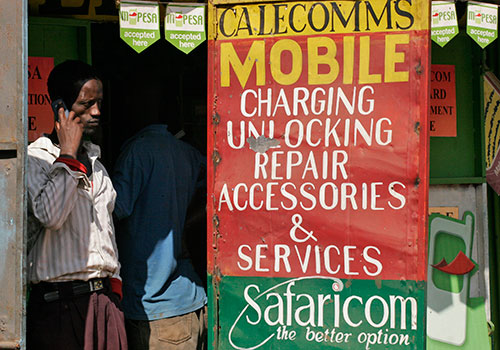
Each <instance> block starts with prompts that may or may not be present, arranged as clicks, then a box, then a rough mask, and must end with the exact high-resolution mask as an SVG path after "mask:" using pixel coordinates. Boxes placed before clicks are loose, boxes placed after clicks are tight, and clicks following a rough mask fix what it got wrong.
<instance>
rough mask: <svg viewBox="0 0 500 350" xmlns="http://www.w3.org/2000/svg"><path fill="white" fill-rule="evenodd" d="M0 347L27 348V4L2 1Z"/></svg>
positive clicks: (0, 61)
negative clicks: (25, 341)
mask: <svg viewBox="0 0 500 350" xmlns="http://www.w3.org/2000/svg"><path fill="white" fill-rule="evenodd" d="M0 43H1V46H2V49H1V50H0V286H1V288H0V349H16V348H24V340H23V339H24V336H23V334H24V317H23V316H24V314H25V295H26V288H25V282H24V279H25V278H24V271H25V266H24V264H25V261H24V255H25V254H24V244H23V243H24V237H25V234H24V232H25V222H26V214H25V201H26V198H25V177H24V168H25V150H26V135H27V131H26V125H27V123H26V118H27V100H26V97H27V80H26V76H27V52H26V49H27V1H26V0H21V1H0Z"/></svg>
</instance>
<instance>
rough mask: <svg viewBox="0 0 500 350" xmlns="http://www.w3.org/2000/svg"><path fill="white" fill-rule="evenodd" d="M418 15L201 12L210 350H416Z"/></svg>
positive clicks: (422, 168)
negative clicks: (204, 19) (205, 58)
mask: <svg viewBox="0 0 500 350" xmlns="http://www.w3.org/2000/svg"><path fill="white" fill-rule="evenodd" d="M428 14H429V4H428V2H426V1H413V2H410V1H403V0H401V1H366V2H353V1H345V2H342V1H333V2H331V1H330V2H286V3H266V4H251V5H234V6H224V7H220V8H219V7H217V6H215V7H211V8H210V9H209V16H212V18H214V17H215V19H214V20H215V21H216V22H217V24H218V25H217V27H214V28H215V29H213V30H216V32H212V33H210V35H211V37H210V41H209V67H213V69H209V71H210V72H211V74H210V76H209V99H210V103H209V106H210V107H209V121H210V123H209V125H210V127H209V134H208V144H209V152H208V156H209V159H211V162H209V177H208V185H209V205H208V208H209V214H208V215H209V222H210V224H209V232H208V234H209V236H208V242H209V259H208V261H209V262H208V264H209V269H208V271H209V280H210V284H211V288H209V289H210V292H211V295H210V297H211V302H210V308H211V309H210V313H211V316H212V319H211V322H212V327H215V328H213V329H217V330H218V332H216V334H215V335H214V337H213V339H211V342H210V344H211V346H212V347H213V348H217V349H270V348H282V349H316V348H318V349H319V348H324V347H332V348H336V349H387V348H394V349H399V348H405V349H406V348H413V349H421V348H422V347H423V340H424V334H425V332H424V330H425V325H424V314H425V286H426V275H425V273H426V254H425V252H426V201H427V186H428V179H427V177H428V172H427V170H428V168H427V136H428V134H427V128H426V125H427V112H428V107H429V104H428V85H429V74H430V67H429V28H428V26H429V22H428V20H429V16H428ZM209 22H210V20H209ZM211 329H212V328H211Z"/></svg>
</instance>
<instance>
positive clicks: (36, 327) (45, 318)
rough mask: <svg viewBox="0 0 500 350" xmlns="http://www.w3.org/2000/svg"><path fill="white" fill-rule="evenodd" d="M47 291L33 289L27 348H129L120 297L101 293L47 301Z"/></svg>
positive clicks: (42, 349)
mask: <svg viewBox="0 0 500 350" xmlns="http://www.w3.org/2000/svg"><path fill="white" fill-rule="evenodd" d="M45 292H46V290H43V288H37V287H35V288H33V289H32V291H31V293H30V298H29V301H28V310H27V321H26V327H27V330H26V345H27V349H28V350H45V349H47V350H57V349H64V350H73V349H74V350H83V349H85V350H94V349H95V350H126V349H127V340H126V332H125V324H124V317H123V313H122V312H121V310H120V306H119V299H118V296H117V295H116V294H114V293H112V292H111V289H110V288H105V289H103V290H100V291H98V292H93V293H88V294H83V295H77V296H71V297H64V298H62V299H59V300H55V301H50V302H46V301H45V300H44V298H43V295H44V293H45Z"/></svg>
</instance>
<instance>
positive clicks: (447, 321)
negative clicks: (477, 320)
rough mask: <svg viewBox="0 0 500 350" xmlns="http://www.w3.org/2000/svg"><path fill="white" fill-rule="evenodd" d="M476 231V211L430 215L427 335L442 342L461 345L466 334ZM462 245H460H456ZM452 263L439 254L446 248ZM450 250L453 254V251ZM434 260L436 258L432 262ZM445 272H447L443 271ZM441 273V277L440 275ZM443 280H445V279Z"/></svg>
mask: <svg viewBox="0 0 500 350" xmlns="http://www.w3.org/2000/svg"><path fill="white" fill-rule="evenodd" d="M473 233H474V215H473V214H472V213H471V212H465V213H464V215H463V220H456V219H453V218H448V217H444V216H441V215H431V217H430V220H429V263H428V266H427V272H428V273H427V276H428V277H427V336H428V337H429V338H431V339H433V340H437V341H440V342H443V343H447V344H451V345H455V346H461V345H462V344H464V342H465V337H466V334H467V329H466V325H467V298H468V294H469V278H470V275H469V273H470V271H472V269H473V268H474V266H475V265H474V263H473V262H472V261H471V260H470V257H471V253H472V243H473ZM457 246H460V247H461V248H459V249H456V248H455V249H454V248H453V247H457ZM450 247H452V248H451V250H452V251H449V252H448V253H449V256H452V258H451V259H453V261H451V260H449V259H450V258H448V261H451V262H450V263H448V262H446V260H445V259H444V258H443V259H442V260H441V261H440V262H438V263H436V260H435V258H436V259H438V260H439V259H441V257H438V256H436V254H438V255H439V254H440V253H443V252H444V251H446V250H447V249H448V250H450ZM450 254H451V255H450ZM433 262H435V263H434V264H433ZM443 273H444V274H443ZM439 274H441V276H440V277H444V278H441V279H439V278H437V277H439V276H437V275H439ZM443 281H444V282H445V283H443Z"/></svg>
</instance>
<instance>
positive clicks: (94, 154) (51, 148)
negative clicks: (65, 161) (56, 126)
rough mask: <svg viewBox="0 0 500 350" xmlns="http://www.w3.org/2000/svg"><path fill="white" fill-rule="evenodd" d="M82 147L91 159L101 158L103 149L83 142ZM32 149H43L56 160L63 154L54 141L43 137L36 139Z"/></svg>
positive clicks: (88, 142) (31, 145)
mask: <svg viewBox="0 0 500 350" xmlns="http://www.w3.org/2000/svg"><path fill="white" fill-rule="evenodd" d="M82 146H83V148H84V149H85V150H86V151H87V155H88V156H89V158H100V157H101V148H100V147H99V146H98V145H96V144H93V143H92V142H90V141H83V143H82ZM30 147H31V148H39V149H43V150H45V151H47V152H49V153H50V154H51V155H53V156H54V157H56V158H57V157H59V154H60V153H61V149H60V148H59V146H58V145H55V144H53V143H52V141H51V140H50V139H49V138H48V137H46V136H42V137H39V138H38V139H36V141H35V142H33V143H32V144H30Z"/></svg>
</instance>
